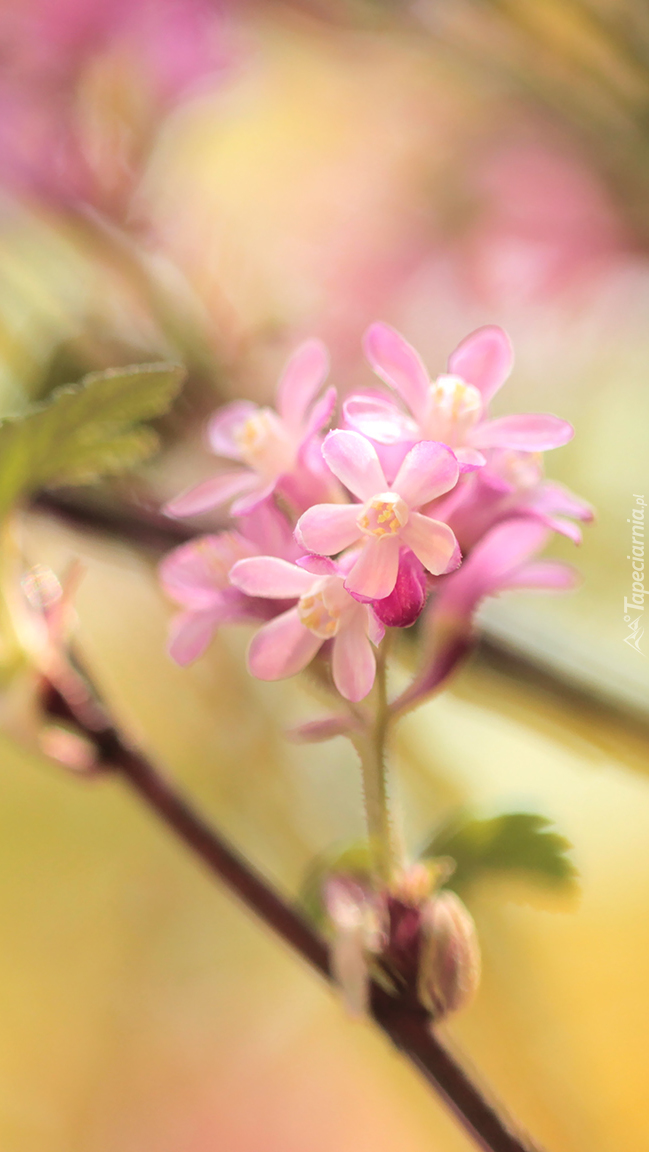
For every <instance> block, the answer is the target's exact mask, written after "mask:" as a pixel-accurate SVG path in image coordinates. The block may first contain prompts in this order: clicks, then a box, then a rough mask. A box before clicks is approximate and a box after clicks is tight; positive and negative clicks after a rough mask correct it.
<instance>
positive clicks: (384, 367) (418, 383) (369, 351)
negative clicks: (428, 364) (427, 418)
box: [363, 323, 430, 420]
mask: <svg viewBox="0 0 649 1152" xmlns="http://www.w3.org/2000/svg"><path fill="white" fill-rule="evenodd" d="M363 349H364V351H365V355H366V357H367V359H368V360H369V362H370V364H371V365H372V368H373V369H374V371H375V372H376V374H377V376H380V378H381V380H384V381H385V383H386V384H389V385H390V386H391V387H392V388H394V389H395V390H396V391H397V392H398V393H399V395H400V396H401V398H402V399H403V400H405V402H406V404H407V405H408V407H409V409H410V411H411V412H412V414H413V416H416V417H417V419H418V420H420V419H422V418H423V416H424V413H425V410H426V404H427V401H428V386H429V383H430V381H429V377H428V372H427V371H426V368H425V367H424V364H423V362H422V360H421V358H420V356H419V355H418V353H417V352H415V350H414V348H412V347H411V345H410V344H408V342H407V340H404V338H403V336H401V335H400V334H399V332H396V331H395V330H394V328H391V327H390V326H389V324H382V323H377V324H372V325H371V327H369V328H368V330H367V332H366V333H365V336H364V337H363Z"/></svg>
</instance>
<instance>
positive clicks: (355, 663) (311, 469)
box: [161, 324, 592, 1017]
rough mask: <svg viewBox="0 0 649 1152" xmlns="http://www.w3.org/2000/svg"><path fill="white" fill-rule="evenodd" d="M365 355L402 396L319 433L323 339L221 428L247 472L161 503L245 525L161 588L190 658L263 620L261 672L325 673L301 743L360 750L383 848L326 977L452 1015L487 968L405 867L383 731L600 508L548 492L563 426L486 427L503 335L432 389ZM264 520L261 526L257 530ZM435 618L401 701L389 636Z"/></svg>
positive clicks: (563, 575)
mask: <svg viewBox="0 0 649 1152" xmlns="http://www.w3.org/2000/svg"><path fill="white" fill-rule="evenodd" d="M364 347H365V351H366V354H367V358H368V360H369V362H370V365H371V367H372V368H373V369H374V371H375V372H376V373H377V375H378V376H379V377H380V378H381V380H382V381H383V382H384V384H385V385H387V387H388V388H389V392H386V393H384V394H379V393H378V392H377V390H376V389H374V390H372V391H371V392H367V393H364V394H357V395H352V396H349V397H348V398H347V399H346V400H345V402H344V404H343V410H342V411H343V426H342V427H338V428H335V429H334V430H332V431H330V432H329V433H328V435H326V436H324V435H323V432H324V429H325V427H326V425H327V424H328V423H329V421H330V419H331V417H332V414H333V411H334V407H335V400H336V396H335V391H334V390H333V389H332V388H329V389H328V390H327V392H325V394H324V395H323V396H321V397H320V398H318V397H319V395H320V390H321V388H322V385H323V384H324V380H325V377H326V374H327V371H328V360H327V356H326V351H325V350H324V348H323V346H322V345H321V344H319V342H317V341H309V342H307V343H306V344H304V345H302V346H301V347H300V348H299V349H298V351H297V352H296V353H295V355H294V356H293V357H292V359H291V360H290V361H289V364H288V366H287V368H286V370H285V373H284V376H283V377H282V380H281V382H280V386H279V389H278V401H277V411H274V410H272V409H270V408H262V409H259V408H257V407H256V406H254V405H252V404H250V403H248V402H247V401H237V402H235V403H233V404H230V405H228V406H227V407H226V408H225V409H223V410H222V411H221V412H219V413H217V414H216V415H215V416H214V417H213V418H212V420H211V421H210V424H209V436H210V443H211V446H212V448H213V450H214V451H216V452H217V454H219V455H221V456H225V457H229V458H230V459H235V460H237V461H238V462H239V464H243V465H244V467H243V468H242V467H239V468H238V470H237V471H236V472H229V473H225V474H223V473H222V474H220V475H217V476H216V477H214V478H213V479H210V480H207V481H205V482H203V483H202V484H201V485H199V486H198V487H197V488H195V489H192V490H190V491H189V492H188V493H185V494H184V495H181V496H180V497H178V498H177V499H175V500H173V501H171V503H170V504H168V505H167V509H166V511H167V513H168V514H171V515H175V516H184V515H194V514H197V513H203V512H205V511H206V510H209V509H211V508H214V507H218V506H226V505H227V504H231V512H232V514H233V515H234V516H236V517H237V530H236V533H235V534H233V533H232V532H231V531H229V530H228V531H226V532H224V533H221V534H220V535H219V534H217V535H213V536H205V537H201V538H199V539H198V540H196V541H194V542H192V543H190V544H188V545H183V546H182V547H181V548H180V549H176V550H175V552H173V553H172V554H171V555H170V556H169V557H167V558H166V560H165V561H164V562H163V565H162V569H161V575H162V580H163V584H164V586H165V587H166V589H167V591H168V592H170V594H171V595H172V597H173V598H174V599H175V600H176V601H177V602H179V603H181V604H182V605H183V607H184V608H185V613H184V614H183V615H182V616H181V617H180V618H179V619H177V620H176V622H175V623H174V624H173V625H172V629H173V632H172V643H171V652H172V655H174V656H175V658H176V659H177V660H179V661H180V662H187V661H188V660H189V659H191V658H193V657H194V656H195V655H197V654H199V652H202V651H203V650H204V648H205V646H206V643H207V642H208V640H209V636H210V635H211V634H212V633H213V632H214V630H215V628H216V627H217V626H218V625H219V624H220V623H226V622H235V621H247V622H254V621H255V620H257V621H259V622H260V623H261V627H260V629H259V630H258V631H257V633H256V635H255V636H254V637H253V639H252V641H251V644H250V647H249V651H248V666H249V669H250V671H251V673H252V674H253V675H255V676H257V677H258V678H260V679H263V680H279V679H283V678H285V677H287V676H292V675H295V674H296V673H298V672H301V671H302V670H304V669H305V668H307V666H311V667H312V668H313V669H314V670H315V671H316V672H317V674H318V680H319V682H320V684H321V685H325V686H327V685H328V686H329V690H330V691H331V692H332V693H333V694H334V698H335V699H337V702H338V704H337V710H336V715H334V716H331V717H330V718H329V719H325V720H322V721H316V722H314V724H313V725H307V726H305V727H304V728H303V730H302V735H303V737H304V738H306V739H310V738H313V739H326V738H328V737H330V736H334V735H340V734H345V735H347V736H348V737H349V738H350V740H351V741H352V743H353V745H354V747H355V748H356V750H357V752H358V754H359V758H360V761H361V769H362V778H363V789H364V796H365V805H366V815H367V824H368V845H369V864H368V869H367V871H366V873H365V874H364V876H361V877H359V876H358V875H350V874H349V873H348V872H346V871H345V869H344V867H342V868H340V869H336V868H335V867H334V868H332V870H331V872H330V875H329V878H328V879H325V887H324V898H325V905H326V906H327V907H328V909H329V922H330V925H331V928H332V932H333V943H332V963H333V965H334V968H336V969H337V970H338V971H339V973H340V974H341V978H342V980H343V982H346V983H347V994H348V999H350V1001H352V1002H353V1003H354V1004H356V1005H357V1006H358V1005H359V1004H360V1003H362V1002H363V1001H364V999H365V996H366V993H365V991H364V989H366V988H367V980H368V978H369V974H370V973H374V975H375V976H376V975H377V973H378V977H379V978H381V973H382V974H383V977H386V974H387V976H388V977H389V979H390V980H391V981H392V982H393V986H394V990H395V994H399V995H405V996H407V997H411V998H414V1000H415V1001H417V1003H419V1005H420V1006H423V1008H424V1009H425V1010H426V1011H428V1012H430V1013H431V1014H432V1015H433V1016H435V1017H439V1016H440V1015H442V1014H444V1013H445V1012H447V1011H451V1010H453V1009H454V1008H455V1007H459V1006H460V1005H461V1004H462V1003H463V1002H464V1001H465V1000H466V999H467V998H468V996H469V994H470V992H472V990H473V989H474V987H475V985H476V983H477V974H478V970H479V962H478V961H479V954H478V951H477V943H476V940H475V933H474V930H473V925H472V921H471V919H470V917H469V915H468V913H467V912H466V909H464V906H463V905H462V904H461V901H460V900H459V898H458V897H456V896H453V895H452V894H450V893H443V894H441V895H440V894H439V893H438V892H437V880H436V879H435V877H436V876H437V877H439V874H440V868H441V869H442V871H443V867H444V866H443V865H441V864H440V863H439V862H437V863H435V862H432V863H431V864H426V865H425V866H424V865H423V864H420V863H417V862H414V863H413V862H412V861H407V860H406V859H404V858H403V856H402V853H401V850H400V847H399V845H398V837H397V836H396V835H395V829H394V822H393V818H392V815H391V812H390V809H389V802H388V787H387V772H386V762H385V756H386V742H387V739H388V736H389V730H390V726H391V724H392V723H393V722H394V720H395V719H396V718H397V717H398V716H399V715H400V714H401V713H402V712H404V711H406V710H407V709H410V708H412V707H414V706H415V705H416V704H419V703H421V702H422V701H423V700H424V699H426V698H427V697H428V696H430V694H431V692H433V691H436V690H438V689H439V688H440V687H441V686H442V685H443V683H445V681H446V680H447V678H448V676H449V675H450V674H451V673H452V671H453V670H454V669H455V668H456V667H457V665H458V663H459V662H460V660H461V658H462V657H463V656H464V655H465V654H466V652H467V651H468V650H469V649H470V647H471V644H472V642H473V637H474V627H473V619H474V615H475V612H476V609H477V607H478V606H479V604H480V603H481V602H482V601H483V600H484V598H485V597H488V596H494V595H498V594H500V593H501V592H504V591H506V590H508V589H521V588H526V589H537V590H552V591H560V590H564V589H568V588H570V587H573V586H574V584H575V579H576V578H575V573H574V571H573V570H572V568H570V567H569V566H568V565H565V564H562V563H560V562H558V561H550V560H538V559H536V554H537V553H538V552H539V551H540V549H541V548H542V547H543V546H544V544H545V543H546V541H547V539H548V538H549V536H550V534H551V532H552V531H557V532H560V533H563V534H565V535H567V536H569V537H571V538H572V539H573V540H575V541H576V542H578V540H579V538H580V537H579V531H578V528H577V527H576V525H575V524H574V520H575V519H576V520H586V519H589V518H590V517H591V515H592V513H591V510H590V509H589V507H588V506H587V505H586V504H584V503H583V502H582V501H580V500H579V499H578V498H577V497H575V496H573V495H572V494H571V493H569V492H568V491H567V490H565V489H563V488H562V487H560V486H559V485H557V484H554V483H553V482H550V481H546V480H545V479H544V478H543V473H542V466H541V453H542V452H543V451H545V450H546V449H549V448H554V447H559V446H561V445H562V444H565V443H567V441H568V440H569V439H570V438H571V436H572V434H573V432H572V428H571V426H570V425H569V424H568V423H567V422H566V421H564V420H561V419H559V418H558V417H556V416H553V415H550V414H543V415H517V416H505V417H499V418H497V419H491V418H490V417H489V414H488V404H489V401H490V400H491V397H492V396H493V395H494V393H495V392H496V391H497V390H498V388H500V386H501V385H502V384H503V383H504V381H505V380H506V378H507V376H508V375H509V372H510V370H511V366H512V350H511V345H510V343H509V340H508V338H507V336H506V334H505V333H504V332H503V331H502V330H501V329H499V328H496V327H487V328H482V329H479V330H478V331H477V332H474V333H473V334H472V335H470V336H468V337H467V338H466V339H465V340H464V341H463V342H462V343H461V344H460V345H459V346H458V348H457V349H456V350H455V352H453V353H452V355H451V357H450V359H449V362H448V373H447V374H445V375H443V376H441V377H439V378H438V379H437V380H435V381H431V380H430V378H429V376H428V373H427V371H426V369H425V368H424V365H423V363H422V361H421V359H420V358H419V356H418V355H417V353H416V352H415V351H414V349H412V348H411V347H410V345H409V344H407V343H406V341H405V340H404V339H403V338H402V337H401V336H400V335H399V334H398V333H397V332H395V331H394V330H393V329H391V328H389V327H388V326H387V325H385V324H374V325H372V327H371V328H370V329H369V331H368V332H367V334H366V336H365V342H364ZM251 512H254V516H255V518H256V524H257V528H256V529H254V525H253V524H252V522H249V523H247V521H251V517H250V514H251ZM264 522H268V523H269V524H270V523H271V522H274V523H275V524H277V523H279V524H280V525H281V531H280V532H279V533H276V534H275V542H274V544H273V545H272V546H269V547H267V548H266V549H264V547H263V545H260V541H259V536H258V525H259V524H264ZM287 541H290V545H287ZM228 557H230V558H232V561H233V562H232V565H231V567H230V568H229V569H227V558H228ZM422 615H423V617H424V626H423V628H422V629H421V638H422V641H421V652H422V656H421V661H420V667H419V669H418V671H417V672H416V673H415V676H414V679H413V681H412V683H411V685H410V686H409V687H408V688H406V689H405V691H403V692H402V693H401V695H400V696H399V697H398V698H397V699H396V700H393V701H390V700H389V698H388V691H387V678H386V660H387V653H388V649H387V644H388V640H389V639H390V637H391V636H392V635H394V634H395V633H398V631H399V630H400V629H402V628H404V627H409V626H410V625H412V624H414V623H415V622H416V621H417V619H418V618H419V617H420V616H422ZM179 638H180V639H179ZM341 708H342V709H343V712H344V710H345V709H346V711H347V718H346V719H345V716H344V714H342V715H341V711H340V709H341ZM422 876H423V877H424V879H425V881H426V882H425V883H424V884H423V886H422V884H421V883H419V881H421V879H422ZM363 973H365V975H363ZM395 981H396V983H394V982H395Z"/></svg>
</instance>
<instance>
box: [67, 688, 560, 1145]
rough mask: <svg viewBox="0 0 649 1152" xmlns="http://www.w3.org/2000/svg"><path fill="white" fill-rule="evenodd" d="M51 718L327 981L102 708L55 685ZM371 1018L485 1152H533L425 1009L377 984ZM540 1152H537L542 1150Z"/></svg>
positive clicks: (290, 929) (263, 893)
mask: <svg viewBox="0 0 649 1152" xmlns="http://www.w3.org/2000/svg"><path fill="white" fill-rule="evenodd" d="M45 706H46V710H47V712H48V713H49V715H51V716H54V717H57V718H59V719H63V720H65V721H68V722H70V721H71V722H72V723H73V724H74V725H75V726H76V727H77V729H79V730H80V731H81V732H82V733H83V735H84V736H85V737H86V738H87V739H89V740H90V741H91V742H92V743H93V744H94V746H95V749H96V753H97V758H98V762H99V767H100V768H102V767H103V768H105V769H106V770H111V771H116V772H118V773H120V775H121V776H122V777H123V778H124V780H125V781H126V782H127V783H128V784H129V786H130V787H131V788H132V789H134V790H135V792H137V794H138V796H139V797H140V798H141V799H142V800H143V801H144V803H145V804H146V805H147V807H148V808H150V809H151V810H152V811H154V812H155V813H156V814H157V815H158V816H159V817H160V818H161V819H162V820H163V822H164V823H165V824H166V825H167V827H168V828H170V829H172V830H173V831H174V832H175V833H176V835H177V836H178V837H179V838H180V839H181V840H182V842H183V843H184V844H185V846H186V847H188V848H189V849H190V850H191V851H192V852H194V853H195V854H196V855H197V856H198V857H199V858H200V859H201V860H202V861H203V863H204V864H206V865H207V867H208V868H209V869H210V871H211V872H212V873H214V874H215V875H216V876H218V878H219V879H220V880H221V881H223V882H224V883H225V884H227V886H228V887H229V888H230V889H231V891H233V892H234V893H235V894H236V895H237V896H238V897H239V898H240V899H241V900H242V901H243V902H244V903H245V904H246V905H247V906H248V908H250V909H251V911H252V912H254V914H255V915H256V916H257V917H258V918H259V919H260V920H262V921H263V923H264V924H266V926H267V927H268V928H270V929H271V930H272V931H273V932H275V934H276V935H277V936H279V937H280V938H281V939H282V940H284V942H285V943H286V944H289V945H290V946H291V947H292V948H293V949H294V950H295V951H296V952H297V953H298V954H299V955H300V956H302V957H303V959H305V960H308V962H309V963H310V964H311V965H312V966H313V967H314V968H315V969H316V970H317V971H318V972H319V973H320V974H321V975H323V976H326V977H328V978H330V970H329V955H328V949H327V946H326V944H325V942H324V941H323V940H322V939H321V937H320V936H318V935H317V933H316V932H314V930H313V929H312V928H311V926H310V925H309V924H308V923H307V921H306V920H304V919H303V917H302V916H301V915H300V914H299V912H297V911H296V910H295V909H294V908H292V907H291V905H290V904H288V903H287V902H286V901H285V900H283V899H282V897H281V896H279V895H278V894H277V893H276V892H275V891H274V890H273V889H272V888H271V887H270V886H269V885H268V883H267V882H266V881H265V880H264V879H263V878H262V877H261V876H260V875H258V874H257V873H256V872H255V871H254V870H253V869H252V868H251V867H250V865H249V864H248V863H247V862H246V861H245V860H244V859H243V858H242V857H241V856H240V855H239V853H238V852H237V851H236V850H235V849H234V848H232V847H231V846H230V845H229V844H228V843H227V842H226V841H225V840H224V839H223V837H222V836H220V835H219V833H218V832H216V831H215V830H214V829H213V828H211V827H210V826H209V825H208V824H207V823H206V822H205V820H204V819H203V817H202V816H201V815H200V814H199V813H197V812H196V811H194V809H193V808H192V806H191V805H190V804H189V803H188V802H187V800H185V798H184V797H183V796H182V794H181V793H180V792H179V791H178V790H177V789H176V787H175V786H174V785H173V784H171V782H170V781H169V780H168V779H166V778H165V777H164V776H162V775H161V774H160V773H159V772H158V771H157V769H156V768H155V767H154V766H153V765H152V764H151V763H150V762H149V761H148V760H147V759H146V758H145V757H144V756H143V755H142V754H141V753H140V752H139V751H137V750H136V749H134V748H132V747H131V746H129V745H128V744H127V743H126V742H125V741H124V740H123V739H122V737H121V736H120V734H119V732H118V731H117V729H116V728H115V727H114V726H113V725H112V724H110V723H109V722H108V721H107V719H106V713H105V711H104V708H103V706H102V705H98V704H96V703H95V701H94V700H93V699H92V697H91V696H90V695H88V697H87V699H85V700H83V701H79V699H76V700H75V702H74V706H71V705H70V703H68V701H67V700H66V699H65V698H64V697H63V696H62V695H61V693H60V692H59V691H58V689H56V688H54V687H53V686H49V688H48V690H47V692H46V698H45ZM372 1015H373V1017H374V1019H375V1020H376V1022H377V1024H378V1025H379V1027H380V1028H381V1029H382V1030H383V1031H384V1032H385V1033H386V1035H387V1036H389V1037H390V1039H391V1040H392V1042H393V1043H394V1044H395V1045H396V1046H397V1048H399V1049H400V1050H401V1051H402V1052H403V1053H404V1055H405V1056H407V1057H408V1058H409V1059H410V1061H411V1062H412V1063H413V1064H414V1065H415V1067H417V1068H418V1069H419V1071H420V1072H421V1073H422V1075H423V1076H424V1077H425V1079H426V1080H427V1081H428V1083H429V1084H431V1085H432V1087H433V1088H435V1089H436V1091H437V1092H439V1093H440V1095H441V1096H442V1097H443V1098H444V1100H445V1101H446V1103H447V1104H448V1106H449V1107H450V1108H451V1110H452V1111H453V1112H454V1114H455V1116H456V1117H457V1119H458V1120H459V1122H460V1123H461V1124H462V1125H463V1127H464V1128H465V1129H466V1131H467V1132H468V1133H469V1134H470V1135H471V1136H472V1137H473V1139H474V1140H475V1141H476V1142H477V1144H478V1145H479V1147H481V1148H483V1149H485V1152H535V1146H533V1145H531V1144H529V1143H526V1142H525V1140H524V1139H523V1138H522V1137H521V1136H518V1135H516V1134H515V1133H514V1131H513V1130H512V1129H511V1128H510V1127H509V1125H508V1124H507V1123H506V1122H505V1121H504V1120H503V1119H502V1118H501V1116H500V1115H499V1113H498V1111H497V1110H496V1108H495V1107H494V1105H493V1104H491V1103H490V1102H489V1101H488V1100H487V1099H486V1097H485V1096H484V1095H483V1093H482V1092H481V1090H480V1089H479V1088H477V1087H476V1085H475V1084H474V1083H473V1082H472V1081H471V1080H470V1079H469V1077H468V1076H467V1074H466V1073H465V1072H464V1071H463V1069H462V1068H461V1067H460V1065H459V1064H458V1063H457V1062H456V1061H455V1059H454V1058H453V1056H451V1054H450V1053H449V1052H448V1051H447V1049H446V1048H444V1047H443V1045H442V1044H441V1043H440V1042H439V1040H437V1038H436V1037H435V1036H434V1035H433V1033H432V1030H431V1026H430V1018H429V1016H428V1014H427V1013H426V1012H425V1011H424V1009H423V1008H420V1007H419V1006H417V1005H413V1004H412V1003H411V1002H406V1001H405V1000H403V999H400V998H399V997H397V996H393V995H391V994H389V993H388V992H387V991H385V989H383V988H382V987H381V986H380V985H378V984H376V983H374V984H373V986H372ZM536 1152H538V1148H537V1149H536Z"/></svg>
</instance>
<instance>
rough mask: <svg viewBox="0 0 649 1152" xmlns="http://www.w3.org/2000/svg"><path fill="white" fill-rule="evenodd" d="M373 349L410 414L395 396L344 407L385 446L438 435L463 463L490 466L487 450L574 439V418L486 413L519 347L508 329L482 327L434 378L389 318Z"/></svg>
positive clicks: (368, 339)
mask: <svg viewBox="0 0 649 1152" xmlns="http://www.w3.org/2000/svg"><path fill="white" fill-rule="evenodd" d="M364 347H365V354H366V356H367V358H368V360H369V362H370V364H371V365H372V368H373V369H374V371H375V372H376V374H377V375H378V376H380V378H381V379H382V380H383V381H384V382H385V383H386V384H388V385H389V386H390V387H391V388H393V389H394V390H395V391H396V392H397V394H398V396H399V397H400V399H401V400H402V401H403V403H404V404H405V406H406V408H407V409H408V412H404V410H403V409H402V408H400V407H399V406H397V404H396V403H395V402H394V401H392V400H390V399H387V398H382V397H378V396H372V395H366V396H352V397H350V398H349V400H347V401H346V403H345V405H344V414H345V419H346V421H347V423H348V424H349V425H350V427H352V428H354V429H356V430H358V431H359V432H362V433H363V434H364V435H365V436H369V437H370V438H371V439H372V440H376V441H377V443H379V444H385V445H389V444H397V443H400V442H401V443H412V442H414V441H417V440H422V439H423V440H438V441H441V442H442V443H443V444H448V446H449V447H450V448H452V449H453V451H454V452H455V455H456V456H457V458H458V460H459V461H460V464H461V465H462V466H463V468H467V469H472V468H476V467H481V466H482V465H483V464H485V462H486V461H485V457H484V455H483V453H482V449H488V448H513V449H516V450H524V451H529V452H543V451H545V450H546V449H548V448H557V447H559V446H560V445H561V444H566V443H567V442H568V440H570V438H571V437H572V435H573V430H572V427H571V426H570V424H568V423H567V421H565V420H560V419H559V418H558V417H557V416H551V415H547V414H546V415H539V414H537V415H521V416H501V417H499V418H498V419H496V420H488V419H486V418H485V417H486V412H487V407H488V404H489V401H490V400H491V398H492V396H494V395H495V393H496V392H497V391H498V389H499V388H500V387H501V385H502V384H504V382H505V380H506V379H507V377H508V376H509V373H510V371H511V366H512V361H513V352H512V349H511V345H510V343H509V339H508V337H507V335H506V333H505V332H504V331H503V330H502V328H496V327H494V326H488V327H486V328H478V330H477V331H476V332H473V333H472V334H471V335H470V336H467V337H466V339H465V340H463V341H462V343H461V344H459V345H458V347H457V348H456V349H455V351H454V352H453V353H451V356H450V357H449V361H448V370H449V374H448V375H445V376H439V377H438V378H437V380H435V381H431V380H430V378H429V376H428V372H427V371H426V368H425V367H424V364H423V362H422V360H421V359H420V357H419V356H418V354H417V353H416V352H415V350H414V348H412V347H411V346H410V344H408V343H407V342H406V341H405V340H404V338H403V336H400V335H399V333H398V332H395V330H394V329H393V328H390V327H389V325H387V324H381V323H378V324H372V326H371V327H370V328H369V329H368V331H367V332H366V334H365V339H364Z"/></svg>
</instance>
